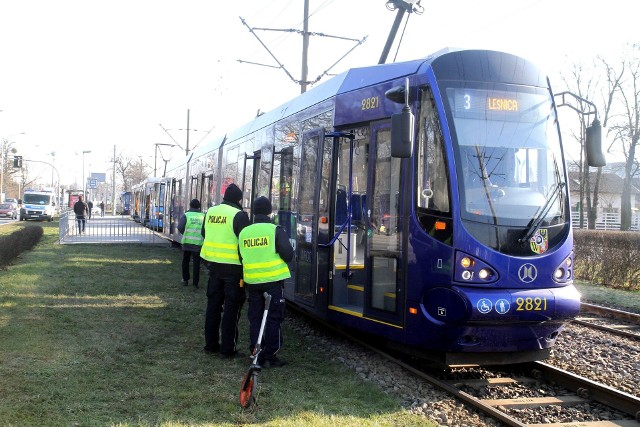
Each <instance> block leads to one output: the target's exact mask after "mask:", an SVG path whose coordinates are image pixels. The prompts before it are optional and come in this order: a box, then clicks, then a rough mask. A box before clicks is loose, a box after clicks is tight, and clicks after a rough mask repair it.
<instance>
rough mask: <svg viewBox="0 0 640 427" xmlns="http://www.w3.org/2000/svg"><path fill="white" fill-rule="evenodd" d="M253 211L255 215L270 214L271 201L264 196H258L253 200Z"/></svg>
mask: <svg viewBox="0 0 640 427" xmlns="http://www.w3.org/2000/svg"><path fill="white" fill-rule="evenodd" d="M253 213H254V214H256V215H270V214H271V202H270V201H269V199H267V198H266V197H264V196H260V197H258V198H257V199H255V200H254V201H253Z"/></svg>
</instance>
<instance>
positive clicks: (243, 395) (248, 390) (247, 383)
mask: <svg viewBox="0 0 640 427" xmlns="http://www.w3.org/2000/svg"><path fill="white" fill-rule="evenodd" d="M263 296H264V313H263V314H262V323H261V324H260V333H259V334H258V342H257V343H256V346H255V348H254V349H253V354H252V355H251V359H252V362H251V365H250V366H249V371H247V373H246V374H245V376H244V378H243V379H242V387H241V388H240V406H242V407H243V408H245V409H248V408H250V407H251V406H252V405H254V404H255V402H256V389H257V388H258V373H259V372H260V370H261V369H262V367H261V366H260V364H259V363H258V357H259V356H260V352H261V351H262V345H261V343H262V334H263V333H264V326H265V324H266V323H267V314H268V313H269V305H270V304H271V295H269V294H268V293H266V292H265V293H264V294H263Z"/></svg>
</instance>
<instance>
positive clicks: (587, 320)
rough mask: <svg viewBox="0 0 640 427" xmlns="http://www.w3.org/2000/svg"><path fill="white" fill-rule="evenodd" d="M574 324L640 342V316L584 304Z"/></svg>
mask: <svg viewBox="0 0 640 427" xmlns="http://www.w3.org/2000/svg"><path fill="white" fill-rule="evenodd" d="M572 323H574V324H577V325H581V326H586V327H588V328H592V329H598V330H601V331H605V332H608V333H611V334H615V335H619V336H623V337H626V338H631V339H636V340H640V314H636V313H629V312H626V311H622V310H616V309H613V308H608V307H602V306H599V305H594V304H587V303H582V304H581V305H580V315H579V316H578V317H577V318H576V319H574V320H573V322H572Z"/></svg>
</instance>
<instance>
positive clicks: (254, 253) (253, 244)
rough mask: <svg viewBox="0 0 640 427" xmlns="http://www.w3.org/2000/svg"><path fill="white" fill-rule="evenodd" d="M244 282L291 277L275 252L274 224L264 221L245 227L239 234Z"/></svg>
mask: <svg viewBox="0 0 640 427" xmlns="http://www.w3.org/2000/svg"><path fill="white" fill-rule="evenodd" d="M239 240H240V242H239V247H240V255H242V270H243V276H244V281H245V283H249V284H252V283H253V284H255V283H268V282H276V281H278V280H283V279H287V278H289V277H291V273H289V266H287V264H286V263H285V262H284V261H283V260H282V258H280V254H278V252H276V226H275V225H274V224H271V223H268V222H264V223H262V222H261V223H256V224H253V225H250V226H248V227H245V228H244V229H243V230H242V231H241V232H240V236H239Z"/></svg>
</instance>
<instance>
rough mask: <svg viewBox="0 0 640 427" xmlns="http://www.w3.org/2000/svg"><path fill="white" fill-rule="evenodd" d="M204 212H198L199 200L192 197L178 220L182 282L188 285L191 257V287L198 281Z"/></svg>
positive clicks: (195, 286) (196, 284) (196, 285)
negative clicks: (180, 238) (180, 236)
mask: <svg viewBox="0 0 640 427" xmlns="http://www.w3.org/2000/svg"><path fill="white" fill-rule="evenodd" d="M203 224H204V214H203V213H202V212H200V200H198V199H193V200H191V202H190V203H189V210H188V211H186V212H185V213H184V214H183V215H182V216H181V217H180V221H179V222H178V231H179V232H180V233H182V241H181V242H180V243H182V284H183V285H184V286H189V262H190V261H191V259H192V258H193V287H194V288H196V289H198V287H199V286H198V284H199V283H200V249H202V242H203V241H204V238H203V237H202V225H203Z"/></svg>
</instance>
